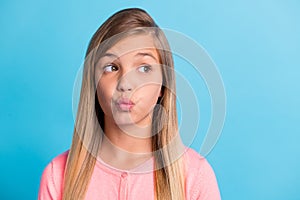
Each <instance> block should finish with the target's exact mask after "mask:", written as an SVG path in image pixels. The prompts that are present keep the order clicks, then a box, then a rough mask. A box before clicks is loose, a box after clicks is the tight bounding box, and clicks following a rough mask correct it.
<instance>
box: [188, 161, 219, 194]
mask: <svg viewBox="0 0 300 200" xmlns="http://www.w3.org/2000/svg"><path fill="white" fill-rule="evenodd" d="M200 159H201V161H200V166H199V169H198V173H197V174H196V176H197V177H196V179H195V180H196V183H195V185H194V191H193V195H192V200H220V199H221V196H220V191H219V187H218V183H217V180H216V176H215V173H214V171H213V169H212V167H211V166H210V164H209V163H208V162H207V160H206V159H205V158H200Z"/></svg>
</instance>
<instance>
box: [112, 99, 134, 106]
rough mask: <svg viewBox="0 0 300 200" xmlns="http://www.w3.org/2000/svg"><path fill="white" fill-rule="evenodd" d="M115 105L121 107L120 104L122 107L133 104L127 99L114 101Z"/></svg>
mask: <svg viewBox="0 0 300 200" xmlns="http://www.w3.org/2000/svg"><path fill="white" fill-rule="evenodd" d="M116 104H117V105H121V104H123V105H132V106H133V105H134V104H135V103H134V102H133V101H131V100H130V99H128V98H119V99H117V100H116Z"/></svg>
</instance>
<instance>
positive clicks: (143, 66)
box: [138, 65, 152, 73]
mask: <svg viewBox="0 0 300 200" xmlns="http://www.w3.org/2000/svg"><path fill="white" fill-rule="evenodd" d="M141 68H147V70H148V71H145V72H142V73H149V72H151V71H152V67H151V66H150V65H142V66H140V67H139V68H138V71H140V70H139V69H141ZM140 72H141V71H140Z"/></svg>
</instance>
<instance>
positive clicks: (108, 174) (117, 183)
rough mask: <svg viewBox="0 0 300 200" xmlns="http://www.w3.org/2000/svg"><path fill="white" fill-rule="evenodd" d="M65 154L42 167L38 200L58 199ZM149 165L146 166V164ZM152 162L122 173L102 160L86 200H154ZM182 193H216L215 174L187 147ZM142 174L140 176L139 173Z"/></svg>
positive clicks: (213, 198) (190, 198)
mask: <svg viewBox="0 0 300 200" xmlns="http://www.w3.org/2000/svg"><path fill="white" fill-rule="evenodd" d="M67 156H68V151H66V152H64V153H63V154H61V155H59V156H57V157H56V158H54V159H53V160H52V161H51V162H50V163H49V164H48V166H47V167H46V168H45V170H44V172H43V175H42V178H41V183H40V189H39V194H38V199H39V200H61V199H62V183H63V174H64V169H65V164H66V160H67ZM149 163H150V165H149ZM151 163H153V159H150V160H148V161H147V162H145V163H144V164H142V165H140V166H139V167H137V168H135V169H133V170H130V171H126V170H119V169H116V168H113V167H111V166H109V165H108V164H106V163H104V162H103V161H102V160H98V161H97V162H96V165H95V168H94V172H93V175H92V178H91V181H90V184H89V186H88V189H87V192H86V196H85V199H86V200H94V199H95V200H96V199H101V200H110V199H111V200H115V199H118V200H119V199H120V200H127V199H134V200H135V199H137V200H139V199H143V200H148V199H149V200H150V199H151V200H153V199H154V181H153V172H152V171H151V170H150V169H149V170H150V171H149V170H148V172H147V173H145V169H146V170H147V167H149V166H153V165H151ZM184 163H185V167H186V169H187V170H186V174H185V178H186V179H185V184H186V186H185V192H186V199H187V200H218V199H221V198H220V193H219V189H218V184H217V181H216V177H215V174H214V172H213V170H212V168H211V166H210V165H209V163H208V162H207V160H206V159H205V158H203V157H201V156H200V155H199V154H198V153H197V152H196V151H194V150H193V149H191V148H188V150H187V151H186V152H185V153H184ZM141 171H143V173H141Z"/></svg>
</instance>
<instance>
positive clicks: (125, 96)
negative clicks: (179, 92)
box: [95, 35, 162, 127]
mask: <svg viewBox="0 0 300 200" xmlns="http://www.w3.org/2000/svg"><path fill="white" fill-rule="evenodd" d="M95 80H96V81H97V94H98V100H99V103H100V106H101V108H102V110H103V112H104V115H105V116H104V117H105V122H113V123H116V124H117V125H118V126H126V125H137V126H139V127H145V126H147V125H150V124H151V122H152V120H151V118H152V113H153V108H154V106H155V105H156V102H157V100H158V97H159V96H161V86H162V69H161V65H160V62H159V55H158V52H157V50H156V48H155V46H154V41H153V38H152V37H151V36H149V35H138V36H129V37H127V38H125V39H122V40H121V41H119V42H118V43H116V44H115V45H114V46H112V47H111V48H110V49H108V50H107V51H106V53H105V54H104V55H103V56H101V58H100V59H99V61H98V62H97V64H96V69H95Z"/></svg>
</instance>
